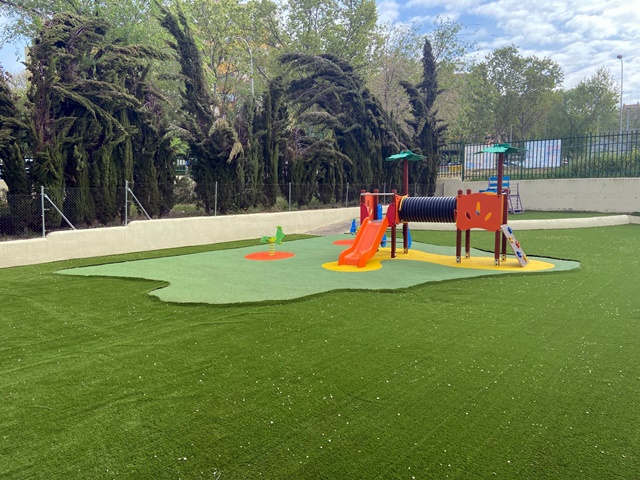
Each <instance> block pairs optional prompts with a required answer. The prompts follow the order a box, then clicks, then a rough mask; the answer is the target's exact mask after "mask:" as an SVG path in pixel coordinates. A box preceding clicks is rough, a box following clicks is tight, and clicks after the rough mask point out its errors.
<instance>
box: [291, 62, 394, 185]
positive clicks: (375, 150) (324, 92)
mask: <svg viewBox="0 0 640 480" xmlns="http://www.w3.org/2000/svg"><path fill="white" fill-rule="evenodd" d="M281 61H282V62H283V64H284V65H286V66H288V67H289V68H290V69H291V73H295V74H296V75H295V78H294V79H293V80H292V81H291V82H290V86H289V98H290V101H291V102H292V104H293V105H294V108H295V112H294V116H295V117H296V119H297V121H298V124H299V125H300V126H301V127H302V128H303V130H308V129H315V131H316V132H318V133H319V134H320V135H319V137H318V139H319V140H324V139H325V138H326V136H327V133H326V131H330V132H331V138H332V139H333V140H334V141H335V151H336V159H339V158H342V156H345V157H346V158H348V159H349V163H347V164H345V165H344V166H343V170H344V171H345V172H346V175H345V176H344V179H345V180H346V181H349V182H350V183H352V184H357V185H360V186H362V188H371V186H372V185H373V182H375V183H376V184H379V183H381V182H384V181H385V180H386V179H385V172H386V170H385V167H384V161H383V159H384V158H386V157H387V156H389V155H392V154H393V153H397V152H398V151H399V149H401V148H402V145H403V144H402V142H401V140H400V139H399V137H398V135H397V133H396V132H397V130H396V129H395V128H394V126H393V125H392V122H391V120H390V118H389V117H388V115H387V114H386V112H385V111H384V110H383V109H382V108H381V106H380V104H379V102H378V101H377V99H376V98H375V97H373V96H372V95H371V92H370V91H369V89H368V88H367V86H366V84H365V82H364V80H363V79H362V78H361V77H360V76H359V75H358V74H357V73H356V72H355V71H354V70H353V68H352V67H351V66H350V65H349V64H348V63H347V62H345V61H343V60H341V59H339V58H338V57H335V56H333V55H304V54H289V55H283V56H282V57H281ZM316 135H317V134H316ZM325 148H326V142H325ZM323 155H324V156H325V157H326V153H324V154H323Z"/></svg>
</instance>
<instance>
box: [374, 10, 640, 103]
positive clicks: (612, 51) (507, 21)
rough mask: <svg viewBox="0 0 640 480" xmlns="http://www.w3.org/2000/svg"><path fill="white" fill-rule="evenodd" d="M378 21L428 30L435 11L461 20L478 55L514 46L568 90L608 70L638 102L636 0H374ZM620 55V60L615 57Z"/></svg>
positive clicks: (639, 15) (639, 20)
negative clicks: (555, 69)
mask: <svg viewBox="0 0 640 480" xmlns="http://www.w3.org/2000/svg"><path fill="white" fill-rule="evenodd" d="M377 4H378V16H379V19H380V21H382V22H390V23H394V22H407V23H411V22H416V23H418V24H419V25H422V26H423V28H422V31H423V32H426V31H428V30H430V29H431V28H432V26H433V21H434V19H435V18H437V17H438V16H441V17H443V18H446V19H450V20H454V21H457V22H460V23H461V24H462V25H464V27H465V28H464V31H463V34H464V35H465V39H468V40H470V41H475V42H476V43H477V46H478V52H477V55H478V58H479V59H480V60H481V59H483V58H484V57H485V56H486V55H487V54H488V53H490V52H492V51H493V50H496V49H498V48H501V47H505V46H509V45H515V46H516V47H518V48H519V50H520V53H521V55H523V56H531V55H535V56H536V57H539V58H545V57H548V58H550V59H551V60H554V61H555V62H557V63H558V65H560V67H561V68H562V71H563V72H564V83H563V87H564V88H566V89H568V88H571V87H573V86H575V85H577V84H578V83H579V82H580V81H581V80H585V79H586V78H588V77H590V76H592V75H593V74H595V73H596V70H597V69H598V68H599V67H604V68H606V69H608V70H609V72H610V73H611V75H612V77H613V78H614V80H615V81H616V82H617V83H618V86H620V83H621V77H622V98H623V102H624V103H625V104H627V105H629V104H635V103H637V102H639V101H640V54H639V50H640V5H639V4H638V2H637V0H580V1H576V0H535V1H533V0H377ZM618 55H622V60H619V59H618V58H617V56H618Z"/></svg>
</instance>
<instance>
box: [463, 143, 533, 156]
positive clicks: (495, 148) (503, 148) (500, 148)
mask: <svg viewBox="0 0 640 480" xmlns="http://www.w3.org/2000/svg"><path fill="white" fill-rule="evenodd" d="M526 150H527V149H526V148H516V147H512V146H511V144H509V143H496V144H495V145H492V146H491V147H487V148H483V149H482V150H480V151H479V152H476V155H479V154H481V153H516V152H524V151H526Z"/></svg>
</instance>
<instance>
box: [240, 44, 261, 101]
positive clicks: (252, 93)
mask: <svg viewBox="0 0 640 480" xmlns="http://www.w3.org/2000/svg"><path fill="white" fill-rule="evenodd" d="M235 38H237V39H238V40H242V41H243V42H244V44H245V45H246V46H247V50H249V61H250V62H251V63H250V67H251V70H250V72H251V96H252V97H255V94H256V91H255V88H254V85H253V52H252V51H251V46H250V45H249V42H247V39H246V38H242V37H235Z"/></svg>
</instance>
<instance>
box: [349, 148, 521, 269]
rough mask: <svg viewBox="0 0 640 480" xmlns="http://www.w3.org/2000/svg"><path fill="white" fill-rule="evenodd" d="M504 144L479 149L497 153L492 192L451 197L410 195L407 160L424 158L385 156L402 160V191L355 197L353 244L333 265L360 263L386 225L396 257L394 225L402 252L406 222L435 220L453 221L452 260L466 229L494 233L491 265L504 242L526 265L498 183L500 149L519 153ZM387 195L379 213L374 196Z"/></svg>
mask: <svg viewBox="0 0 640 480" xmlns="http://www.w3.org/2000/svg"><path fill="white" fill-rule="evenodd" d="M519 150H520V149H516V148H513V147H511V145H509V144H496V145H494V146H492V147H487V148H485V149H484V150H483V151H482V153H485V152H490V153H495V154H497V155H498V175H497V177H496V185H495V191H494V192H492V191H482V192H477V193H472V192H471V190H467V191H466V192H464V193H463V191H462V190H459V191H458V195H457V196H456V197H410V196H409V195H408V191H409V180H408V161H416V160H421V159H423V158H424V157H422V156H420V155H416V154H414V153H412V152H401V153H400V154H397V155H392V156H391V157H389V158H387V160H388V161H393V160H398V159H402V160H404V195H402V196H401V195H398V194H397V192H395V191H394V192H392V193H390V194H389V193H380V192H378V191H377V190H374V192H373V193H369V192H362V193H361V196H360V199H361V200H360V220H361V224H360V228H359V229H358V231H357V234H356V238H355V240H354V242H353V244H352V245H351V246H350V247H349V248H348V249H346V250H344V251H343V252H342V253H341V254H340V257H339V259H338V265H352V266H357V267H358V268H362V267H364V266H365V265H366V264H367V262H368V261H369V260H370V259H371V258H372V257H373V256H374V255H375V254H376V252H377V251H378V248H379V247H380V245H381V242H382V239H383V237H384V236H385V235H386V232H387V229H391V242H390V247H391V258H395V257H396V249H397V233H396V231H397V227H398V225H402V229H403V249H404V253H407V251H408V248H409V245H408V240H409V229H408V224H409V222H437V223H455V224H456V262H457V263H460V262H461V261H462V233H463V232H464V233H465V258H469V257H470V252H471V229H473V228H476V229H483V230H487V231H490V232H495V248H494V265H496V266H499V265H500V262H501V261H504V260H506V258H507V243H508V244H509V245H510V246H511V248H512V249H513V252H514V254H515V257H516V258H517V260H518V262H519V264H520V266H522V267H524V266H526V265H527V263H528V259H527V256H526V255H525V253H524V251H523V250H522V248H521V246H520V243H519V242H518V241H517V240H516V238H515V236H514V234H513V230H512V229H511V227H509V226H508V213H509V210H510V209H509V205H508V190H505V188H504V184H503V175H502V172H503V165H504V155H505V153H511V152H515V151H519ZM382 196H391V197H392V198H391V202H390V204H389V206H388V207H387V211H386V214H385V215H382V213H381V211H382V209H381V208H379V206H380V203H379V199H380V197H382Z"/></svg>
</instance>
